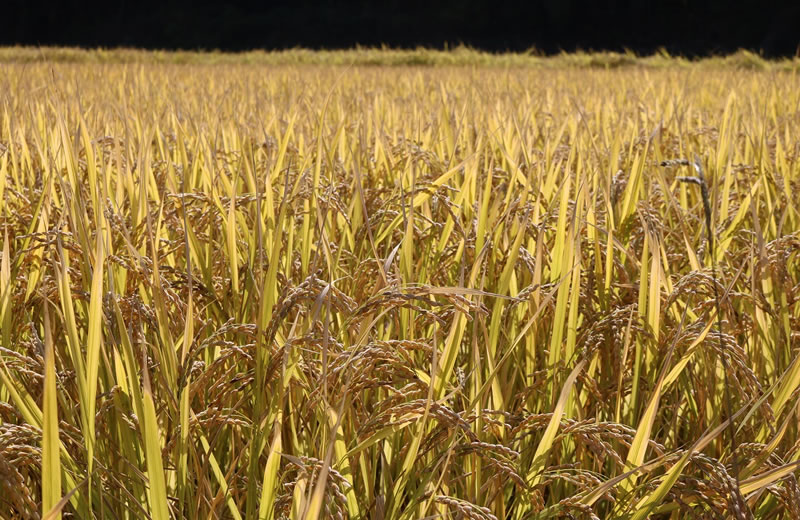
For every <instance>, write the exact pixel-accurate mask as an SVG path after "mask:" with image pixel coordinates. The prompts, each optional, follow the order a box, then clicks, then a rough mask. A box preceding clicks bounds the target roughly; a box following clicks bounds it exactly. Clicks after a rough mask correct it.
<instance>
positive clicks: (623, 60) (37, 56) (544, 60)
mask: <svg viewBox="0 0 800 520" xmlns="http://www.w3.org/2000/svg"><path fill="white" fill-rule="evenodd" d="M38 62H48V63H163V64H194V65H214V64H231V65H232V64H250V65H259V64H260V65H365V66H366V65H373V66H401V65H406V66H408V65H422V66H468V65H471V66H488V67H539V68H550V67H577V68H617V67H627V66H640V67H686V66H692V65H699V66H704V67H708V66H713V67H734V68H746V69H759V70H767V69H776V70H797V69H798V68H800V58H793V59H788V58H784V59H778V60H768V59H765V58H763V57H761V56H759V55H758V54H755V53H753V52H751V51H746V50H741V51H739V52H736V53H734V54H730V55H724V56H710V57H707V58H701V59H687V58H684V57H680V56H670V55H669V54H668V53H667V52H666V51H661V52H658V53H655V54H653V55H650V56H640V55H637V54H635V53H633V52H624V53H620V52H576V53H561V54H557V55H552V56H544V55H541V54H539V53H537V52H535V51H534V50H531V51H529V52H521V53H520V52H506V53H490V52H484V51H480V50H476V49H472V48H468V47H456V48H453V49H451V50H436V49H426V48H417V49H390V48H383V49H382V48H356V49H350V50H329V51H313V50H307V49H289V50H282V51H260V50H253V51H247V52H235V53H232V52H219V51H158V50H156V51H143V50H138V49H128V48H114V49H102V48H101V49H80V48H64V47H42V48H38V47H1V48H0V63H38Z"/></svg>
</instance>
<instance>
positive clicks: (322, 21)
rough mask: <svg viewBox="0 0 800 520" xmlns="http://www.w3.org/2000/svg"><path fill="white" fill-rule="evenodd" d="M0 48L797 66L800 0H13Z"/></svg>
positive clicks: (7, 7)
mask: <svg viewBox="0 0 800 520" xmlns="http://www.w3.org/2000/svg"><path fill="white" fill-rule="evenodd" d="M4 3H5V6H4V7H3V9H2V11H3V15H4V16H3V17H4V18H5V23H3V30H2V31H0V44H3V45H10V44H25V45H37V44H38V45H69V46H83V47H98V46H102V47H119V46H126V47H143V48H160V49H220V50H227V51H238V50H249V49H284V48H290V47H307V48H348V47H353V46H355V45H363V46H379V45H382V44H384V45H387V46H390V47H403V48H408V47H417V46H425V47H436V48H442V47H444V46H447V45H450V46H454V45H458V44H465V45H469V46H472V47H476V48H480V49H485V50H489V51H505V50H510V51H524V50H528V49H531V48H535V49H537V50H538V51H541V52H544V53H554V52H559V51H561V50H566V51H572V50H576V49H580V50H617V51H619V50H623V49H631V50H633V51H636V52H638V53H640V54H649V53H652V52H654V51H656V50H658V49H659V48H662V47H663V48H665V49H666V50H668V51H669V52H670V53H673V54H683V55H687V56H697V55H707V54H721V53H728V52H732V51H735V50H737V49H740V48H745V49H750V50H753V51H757V52H761V53H763V54H764V55H765V56H793V55H795V54H796V53H797V52H798V45H799V44H800V1H792V0H787V1H785V2H778V1H773V0H762V1H757V0H731V1H724V0H719V1H711V0H638V1H637V0H599V1H597V2H585V1H576V0H531V1H528V2H502V1H496V0H495V1H491V0H462V1H460V2H454V1H447V2H437V1H435V0H433V1H431V0H429V1H418V0H403V1H402V2H401V1H398V0H390V1H383V2H379V1H368V0H360V1H356V0H353V1H344V2H343V1H338V2H337V1H315V2H299V1H297V0H294V1H292V0H279V1H272V2H262V3H253V2H250V1H247V2H245V1H233V2H210V1H205V0H202V1H196V2H186V1H178V2H169V1H165V2H162V3H159V4H157V5H156V4H154V3H151V2H139V1H132V0H120V1H107V0H106V1H102V2H101V1H98V0H87V1H85V2H80V3H77V2H53V4H52V5H49V4H47V3H44V4H42V3H39V2H31V1H29V0H10V1H9V0H7V1H6V2H4Z"/></svg>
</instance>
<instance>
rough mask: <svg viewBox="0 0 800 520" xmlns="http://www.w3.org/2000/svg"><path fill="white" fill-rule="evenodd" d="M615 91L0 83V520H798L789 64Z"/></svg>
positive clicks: (794, 180) (516, 83)
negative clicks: (612, 519) (575, 519)
mask: <svg viewBox="0 0 800 520" xmlns="http://www.w3.org/2000/svg"><path fill="white" fill-rule="evenodd" d="M3 52H4V53H8V52H10V51H8V50H7V49H6V50H4V51H3ZM386 52H388V51H386ZM12 54H13V53H12ZM18 54H19V53H18ZM3 56H6V54H3ZM138 56H139V57H140V58H141V55H138ZM6 57H7V56H6ZM609 63H610V62H609V61H608V60H600V61H599V62H598V63H596V64H592V63H588V64H587V63H586V62H585V60H584V61H580V60H578V59H577V58H573V59H568V57H562V58H561V61H557V60H556V61H551V62H548V64H547V66H541V65H537V64H536V63H533V64H528V65H527V66H518V64H517V65H514V64H513V63H512V64H511V65H509V64H508V63H506V62H497V63H494V64H492V62H490V63H488V64H483V63H479V64H474V63H473V64H456V65H440V66H435V67H432V66H413V65H400V66H374V65H370V64H368V63H362V64H356V65H349V66H348V65H325V64H294V65H292V64H280V63H276V64H265V63H250V64H245V63H237V62H235V60H231V61H230V62H228V61H225V62H222V63H214V64H211V63H202V62H200V63H185V64H179V63H166V62H157V60H153V61H152V62H148V61H147V60H146V59H140V60H138V61H135V62H127V63H117V62H113V61H111V62H88V61H86V62H82V61H80V60H77V61H76V62H72V63H68V62H58V61H49V60H39V61H36V60H35V59H34V60H19V61H14V60H10V59H9V60H7V61H5V63H3V64H2V65H0V68H1V69H2V74H0V235H1V236H0V240H2V242H1V247H2V249H1V251H2V257H1V258H0V518H8V519H12V518H14V519H16V518H21V519H38V518H47V519H50V520H54V519H57V518H80V519H90V518H98V519H105V518H114V519H129V518H152V519H153V520H166V519H170V518H175V519H182V518H189V519H194V518H225V519H236V520H238V519H278V518H291V519H300V518H303V519H306V518H308V519H317V518H338V519H345V518H349V519H379V520H384V519H386V520H389V519H398V520H402V519H415V518H452V519H475V520H477V519H481V520H489V519H510V520H511V519H513V520H523V519H548V518H591V519H600V518H603V519H605V518H626V519H632V520H643V519H645V518H653V519H679V518H735V519H748V518H758V519H761V518H764V519H793V518H800V486H798V481H797V476H798V471H799V470H800V462H798V461H799V460H800V437H799V436H798V429H799V428H800V419H799V418H798V415H797V413H798V404H800V332H799V331H800V304H798V301H799V299H800V256H799V255H798V253H800V213H799V211H800V206H799V205H798V200H799V199H798V197H800V78H798V75H797V70H798V69H797V67H795V68H791V67H777V66H774V67H773V66H771V65H770V64H769V62H765V63H761V62H759V63H761V65H760V66H758V67H740V66H737V65H736V63H737V62H736V61H735V60H734V61H733V62H730V63H728V62H725V60H721V61H719V62H714V63H703V62H700V63H692V62H686V61H685V60H684V61H681V60H678V59H668V58H662V59H660V60H659V62H658V66H654V65H651V66H648V65H647V63H638V62H634V63H627V62H624V61H623V62H622V63H618V62H612V63H611V65H612V66H609ZM784 65H785V64H784Z"/></svg>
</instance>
